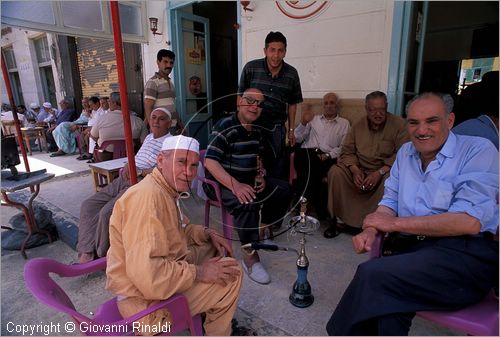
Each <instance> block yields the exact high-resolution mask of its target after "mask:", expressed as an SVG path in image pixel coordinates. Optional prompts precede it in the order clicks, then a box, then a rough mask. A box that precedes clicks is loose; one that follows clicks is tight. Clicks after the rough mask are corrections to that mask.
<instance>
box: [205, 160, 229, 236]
mask: <svg viewBox="0 0 500 337" xmlns="http://www.w3.org/2000/svg"><path fill="white" fill-rule="evenodd" d="M205 154H206V150H201V151H200V163H201V165H202V167H203V169H204V170H205ZM196 179H198V180H199V181H200V182H201V183H206V184H208V185H210V186H212V188H213V189H214V191H215V195H216V200H212V199H210V198H207V200H205V224H204V225H205V227H209V224H210V207H211V206H215V207H218V208H220V210H221V220H222V232H223V233H224V237H225V238H226V239H227V241H228V242H229V244H231V241H232V238H233V227H234V225H233V217H232V215H231V214H229V212H228V211H227V210H226V209H225V208H224V206H223V205H222V195H221V190H220V186H219V183H218V182H216V181H214V180H212V179H208V178H206V177H200V176H198V177H196Z"/></svg>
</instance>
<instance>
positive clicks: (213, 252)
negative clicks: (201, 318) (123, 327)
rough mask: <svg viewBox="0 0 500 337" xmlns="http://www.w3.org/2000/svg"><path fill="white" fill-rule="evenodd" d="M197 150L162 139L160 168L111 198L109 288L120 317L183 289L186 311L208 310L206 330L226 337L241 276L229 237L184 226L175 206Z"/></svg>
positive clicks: (158, 317) (164, 315)
mask: <svg viewBox="0 0 500 337" xmlns="http://www.w3.org/2000/svg"><path fill="white" fill-rule="evenodd" d="M198 147H199V144H198V141H196V139H194V138H189V137H184V136H173V137H167V138H166V139H165V141H164V142H163V145H162V148H161V152H160V154H159V155H158V164H157V167H156V168H155V169H154V170H153V172H152V173H151V174H149V175H148V176H147V177H146V178H145V179H144V180H142V181H141V182H139V183H138V184H136V185H134V186H132V187H130V188H129V189H128V190H127V192H125V194H123V196H122V197H121V198H120V199H119V200H118V201H117V202H116V205H115V207H114V210H113V215H112V216H111V221H110V239H111V246H110V248H109V251H108V255H107V261H108V262H107V268H106V274H107V282H106V289H107V290H109V291H111V292H112V293H113V294H115V295H118V302H117V305H118V310H119V311H120V314H121V315H122V317H125V318H127V317H130V316H131V315H134V314H136V313H137V312H139V311H141V310H144V309H146V308H148V307H150V306H152V305H154V304H156V303H158V301H161V300H165V299H168V298H169V297H171V296H172V295H174V294H176V293H181V294H183V295H184V296H186V298H187V301H188V304H189V309H190V311H191V315H196V314H199V313H202V312H203V313H206V319H205V323H204V328H205V333H206V335H209V336H223V335H229V334H230V333H231V320H232V318H233V317H234V313H235V311H236V308H237V306H238V297H239V293H240V288H241V282H242V273H241V269H240V268H239V266H238V263H237V261H235V260H234V259H233V258H232V256H233V252H232V249H231V246H230V245H229V244H228V242H227V241H226V239H224V237H223V236H222V235H219V234H218V233H217V232H216V231H215V230H213V229H209V228H204V227H203V226H200V225H194V224H191V223H189V220H188V219H187V218H186V217H185V216H184V215H183V212H182V209H181V208H180V207H179V199H180V198H182V197H183V196H185V195H186V194H187V193H186V192H187V191H188V190H189V188H190V185H191V182H192V180H193V179H194V178H195V177H196V171H197V167H198V163H199V150H198ZM224 250H225V251H226V252H227V255H228V257H224ZM172 319H173V317H172V315H171V314H170V313H169V312H168V310H166V309H160V310H158V311H155V312H153V313H151V314H149V315H147V316H145V317H143V318H140V319H139V320H138V321H139V322H140V323H141V326H150V327H151V326H154V325H162V324H166V323H170V322H172ZM174 323H175V322H174Z"/></svg>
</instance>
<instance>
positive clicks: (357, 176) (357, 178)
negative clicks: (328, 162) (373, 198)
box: [349, 165, 365, 189]
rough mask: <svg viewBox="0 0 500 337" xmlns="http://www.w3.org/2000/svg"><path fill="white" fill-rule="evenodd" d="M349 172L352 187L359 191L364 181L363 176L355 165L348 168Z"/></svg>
mask: <svg viewBox="0 0 500 337" xmlns="http://www.w3.org/2000/svg"><path fill="white" fill-rule="evenodd" d="M349 170H350V171H351V173H352V180H353V182H354V185H355V186H356V187H357V188H359V189H361V187H362V186H363V182H364V180H365V174H364V173H363V171H361V170H360V169H359V167H357V166H356V165H351V166H349Z"/></svg>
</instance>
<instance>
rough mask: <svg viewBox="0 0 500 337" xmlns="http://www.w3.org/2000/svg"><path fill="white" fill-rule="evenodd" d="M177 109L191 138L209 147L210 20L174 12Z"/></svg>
mask: <svg viewBox="0 0 500 337" xmlns="http://www.w3.org/2000/svg"><path fill="white" fill-rule="evenodd" d="M172 18H173V26H174V29H173V32H174V37H173V40H174V41H176V43H175V45H174V46H173V47H174V48H173V49H174V52H175V53H176V60H177V62H176V63H177V64H176V67H174V71H175V77H174V79H175V85H176V90H177V110H178V111H179V113H180V117H181V120H182V122H183V124H184V126H185V127H186V129H187V130H188V135H189V136H191V137H194V138H196V139H197V140H198V141H199V142H200V146H201V148H206V146H207V143H208V136H209V134H210V130H211V128H212V106H211V102H212V90H211V85H210V83H211V80H210V43H209V41H210V39H209V37H210V31H209V20H208V19H206V18H204V17H201V16H197V15H194V14H191V13H187V12H183V11H182V10H181V9H179V8H177V9H173V10H172Z"/></svg>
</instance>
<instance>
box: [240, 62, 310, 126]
mask: <svg viewBox="0 0 500 337" xmlns="http://www.w3.org/2000/svg"><path fill="white" fill-rule="evenodd" d="M249 88H257V89H259V90H260V91H262V93H263V94H264V95H265V97H266V100H265V101H264V107H263V109H262V114H261V115H260V118H259V119H258V120H257V122H256V124H259V125H268V124H269V123H272V124H283V123H284V122H285V121H286V120H287V118H288V112H287V104H298V103H301V102H302V101H303V98H302V89H301V88H300V79H299V74H298V72H297V70H296V69H295V68H294V67H292V66H291V65H289V64H288V63H286V62H284V61H283V67H281V70H280V72H279V73H278V75H277V76H276V77H273V76H272V75H271V71H269V68H268V67H267V62H266V58H263V59H258V60H253V61H250V62H248V63H247V64H246V65H245V67H244V68H243V71H242V72H241V79H240V84H239V87H238V93H239V94H240V95H241V94H243V93H244V92H245V90H247V89H249Z"/></svg>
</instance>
